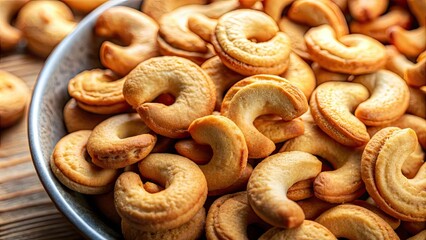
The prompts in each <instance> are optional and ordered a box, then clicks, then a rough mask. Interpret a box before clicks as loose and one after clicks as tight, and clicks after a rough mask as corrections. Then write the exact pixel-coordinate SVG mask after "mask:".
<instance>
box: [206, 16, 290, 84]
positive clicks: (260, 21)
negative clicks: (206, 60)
mask: <svg viewBox="0 0 426 240" xmlns="http://www.w3.org/2000/svg"><path fill="white" fill-rule="evenodd" d="M257 29H262V31H261V32H260V31H257ZM290 42H291V41H290V38H289V37H288V36H287V34H285V33H283V32H280V31H279V28H278V26H277V24H276V23H275V21H274V20H273V19H272V18H271V17H269V16H268V15H267V14H265V13H263V12H260V11H255V10H249V9H240V10H235V11H232V12H229V13H227V14H225V15H223V16H222V17H221V18H219V21H218V23H217V25H216V29H215V33H214V35H213V36H212V43H213V46H214V47H215V50H216V53H217V55H218V56H219V57H220V59H221V60H222V62H223V64H225V66H227V67H228V68H230V69H232V70H233V71H235V72H237V73H239V74H242V75H245V76H251V75H254V74H262V73H263V74H281V73H283V72H284V71H285V70H286V69H287V67H288V62H289V55H290V51H291V43H290Z"/></svg>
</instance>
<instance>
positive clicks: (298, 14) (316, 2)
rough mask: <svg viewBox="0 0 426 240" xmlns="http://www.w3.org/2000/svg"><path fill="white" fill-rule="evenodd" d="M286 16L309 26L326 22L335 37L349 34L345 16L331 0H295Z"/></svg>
mask: <svg viewBox="0 0 426 240" xmlns="http://www.w3.org/2000/svg"><path fill="white" fill-rule="evenodd" d="M287 17H288V18H289V19H291V20H293V21H295V22H298V23H301V24H305V25H308V26H311V27H317V26H320V25H323V24H328V25H329V26H331V27H332V28H333V29H334V32H335V33H336V36H337V38H339V37H342V36H344V35H347V34H349V29H348V24H347V23H346V19H345V16H344V15H343V13H342V11H341V10H340V8H339V7H338V6H337V5H336V4H335V3H333V2H332V1H328V0H297V1H295V2H294V3H293V4H292V5H291V7H290V8H289V10H288V12H287Z"/></svg>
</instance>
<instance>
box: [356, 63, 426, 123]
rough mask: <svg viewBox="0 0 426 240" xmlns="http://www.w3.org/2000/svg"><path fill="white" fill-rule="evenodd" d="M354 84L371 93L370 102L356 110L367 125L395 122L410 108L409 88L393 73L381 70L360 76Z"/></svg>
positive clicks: (359, 117) (364, 103)
mask: <svg viewBox="0 0 426 240" xmlns="http://www.w3.org/2000/svg"><path fill="white" fill-rule="evenodd" d="M425 62H426V61H425ZM425 71H426V70H425ZM352 82H354V83H360V84H362V85H364V86H365V87H366V88H367V89H368V91H369V92H370V97H369V98H368V100H366V101H364V102H362V103H360V104H359V105H358V107H357V108H356V110H355V116H356V117H357V118H358V119H359V120H361V121H362V122H363V123H364V124H365V125H368V126H379V125H383V124H386V123H389V122H392V121H395V120H397V119H398V118H400V117H401V116H402V115H403V114H404V113H405V111H406V110H407V108H408V104H409V99H410V91H409V89H408V86H407V84H406V83H405V81H404V80H403V79H402V78H400V77H399V76H398V75H397V74H395V73H393V72H391V71H387V70H379V71H377V72H375V73H370V74H367V75H360V76H357V77H355V79H354V80H353V81H352Z"/></svg>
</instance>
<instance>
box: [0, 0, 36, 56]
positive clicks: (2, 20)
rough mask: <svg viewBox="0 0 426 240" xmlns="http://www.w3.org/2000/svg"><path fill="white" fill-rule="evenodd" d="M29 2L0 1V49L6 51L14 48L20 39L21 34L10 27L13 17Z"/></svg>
mask: <svg viewBox="0 0 426 240" xmlns="http://www.w3.org/2000/svg"><path fill="white" fill-rule="evenodd" d="M28 1H29V0H15V1H10V0H2V1H0V9H1V11H0V49H1V50H2V52H3V51H8V50H11V49H13V48H15V47H16V46H17V45H18V44H19V42H20V41H21V39H22V32H21V31H20V30H19V29H18V28H15V27H14V26H12V25H11V23H10V22H11V20H12V18H13V16H14V15H15V14H16V13H17V12H18V11H19V9H21V7H22V6H24V4H25V3H27V2H28Z"/></svg>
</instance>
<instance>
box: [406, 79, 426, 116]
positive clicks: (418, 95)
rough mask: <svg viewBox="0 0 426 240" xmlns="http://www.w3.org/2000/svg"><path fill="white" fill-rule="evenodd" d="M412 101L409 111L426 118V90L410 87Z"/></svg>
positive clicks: (409, 104)
mask: <svg viewBox="0 0 426 240" xmlns="http://www.w3.org/2000/svg"><path fill="white" fill-rule="evenodd" d="M408 89H409V90H410V101H409V103H408V108H407V113H411V114H413V115H416V116H418V117H421V118H424V119H426V101H425V99H426V92H425V91H422V90H421V89H418V88H413V87H409V88H408Z"/></svg>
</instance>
